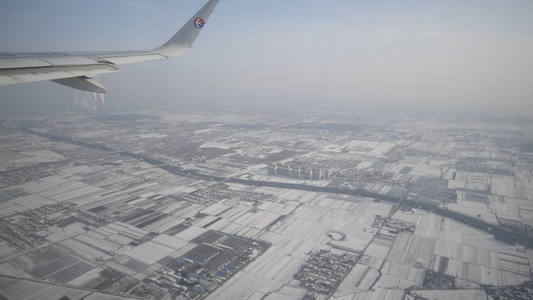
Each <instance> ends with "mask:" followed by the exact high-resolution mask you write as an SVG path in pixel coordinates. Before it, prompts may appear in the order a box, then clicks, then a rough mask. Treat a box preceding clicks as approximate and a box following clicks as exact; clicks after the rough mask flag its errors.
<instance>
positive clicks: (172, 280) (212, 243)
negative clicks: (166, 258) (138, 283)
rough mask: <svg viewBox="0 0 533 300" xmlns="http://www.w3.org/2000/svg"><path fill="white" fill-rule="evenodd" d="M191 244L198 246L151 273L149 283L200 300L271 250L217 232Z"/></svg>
mask: <svg viewBox="0 0 533 300" xmlns="http://www.w3.org/2000/svg"><path fill="white" fill-rule="evenodd" d="M193 242H194V243H195V244H197V245H198V246H196V247H195V248H193V249H192V250H190V251H188V252H187V253H185V254H184V255H183V256H181V257H179V258H177V259H176V260H173V261H171V262H170V263H168V264H167V265H166V266H164V267H162V268H161V269H159V270H157V271H156V272H154V273H153V274H152V275H151V276H150V277H149V278H148V281H149V282H151V283H152V284H154V285H156V286H158V287H161V288H164V289H166V290H167V291H169V292H170V293H172V294H174V295H180V296H181V297H183V298H185V299H199V298H202V297H204V296H206V295H207V294H209V293H210V292H211V291H213V290H214V289H215V288H217V287H219V286H220V285H222V284H223V283H224V282H225V281H227V280H228V279H229V278H231V277H232V276H233V275H234V274H235V273H237V272H238V271H239V270H240V269H242V268H243V267H244V266H245V265H247V264H248V263H249V262H250V261H252V260H253V259H255V258H256V257H257V256H259V255H260V254H262V253H263V252H264V251H266V250H267V249H268V247H270V245H269V244H266V243H264V242H258V241H255V240H252V239H248V238H243V237H238V236H234V235H229V234H224V233H222V232H217V231H207V232H206V233H204V234H202V235H201V236H199V237H198V238H196V239H194V241H193Z"/></svg>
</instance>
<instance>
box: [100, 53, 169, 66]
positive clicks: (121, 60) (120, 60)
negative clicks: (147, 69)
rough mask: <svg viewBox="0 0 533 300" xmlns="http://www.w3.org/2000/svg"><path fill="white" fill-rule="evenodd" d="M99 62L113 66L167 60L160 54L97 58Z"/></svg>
mask: <svg viewBox="0 0 533 300" xmlns="http://www.w3.org/2000/svg"><path fill="white" fill-rule="evenodd" d="M98 58H99V59H100V60H104V61H107V62H110V63H113V64H115V65H124V64H131V63H136V62H149V61H155V60H162V59H167V57H166V56H163V55H160V54H153V53H146V54H144V53H143V54H135V55H113V56H99V57H98Z"/></svg>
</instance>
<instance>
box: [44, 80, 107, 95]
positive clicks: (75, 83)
mask: <svg viewBox="0 0 533 300" xmlns="http://www.w3.org/2000/svg"><path fill="white" fill-rule="evenodd" d="M52 81H53V82H55V83H59V84H62V85H64V86H68V87H71V88H74V89H78V90H82V91H87V92H94V93H102V94H107V89H106V88H105V87H104V86H103V85H102V84H101V83H100V82H98V81H96V80H94V79H92V78H89V77H86V76H80V77H71V78H61V79H54V80H52Z"/></svg>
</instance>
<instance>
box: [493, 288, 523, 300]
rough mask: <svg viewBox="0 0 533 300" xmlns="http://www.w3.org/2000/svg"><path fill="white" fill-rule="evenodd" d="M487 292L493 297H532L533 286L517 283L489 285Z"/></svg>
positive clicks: (519, 298) (521, 298) (520, 298)
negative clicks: (500, 285)
mask: <svg viewBox="0 0 533 300" xmlns="http://www.w3.org/2000/svg"><path fill="white" fill-rule="evenodd" d="M487 294H488V295H490V296H492V297H494V298H495V299H518V300H526V299H533V286H531V285H529V286H527V285H517V286H505V287H497V288H496V287H491V288H488V289H487Z"/></svg>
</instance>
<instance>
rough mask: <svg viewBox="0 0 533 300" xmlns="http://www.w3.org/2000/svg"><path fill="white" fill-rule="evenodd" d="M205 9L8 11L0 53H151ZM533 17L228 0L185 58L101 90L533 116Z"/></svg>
mask: <svg viewBox="0 0 533 300" xmlns="http://www.w3.org/2000/svg"><path fill="white" fill-rule="evenodd" d="M205 2H206V1H204V0H149V1H148V0H146V1H143V0H91V1H86V0H83V1H82V0H24V1H20V0H0V40H1V43H0V52H6V51H87V50H136V49H150V48H155V47H157V46H159V45H160V44H162V43H164V42H165V41H166V40H167V39H168V38H170V37H171V36H172V35H173V34H174V33H175V31H177V30H178V29H179V28H180V27H181V26H182V25H183V24H184V23H185V22H186V21H187V20H188V19H189V18H190V17H191V16H192V15H193V14H194V13H195V12H196V11H197V10H198V9H199V8H200V7H201V6H202V5H203V4H204V3H205ZM532 15H533V1H531V0H524V1H518V0H509V1H501V0H498V1H491V0H480V1H465V0H461V1H450V0H446V1H430V0H427V1H379V0H373V1H356V0H223V1H221V2H220V3H219V4H218V6H217V8H216V10H215V12H214V14H213V15H212V16H211V18H210V19H209V21H208V22H207V24H206V26H205V27H204V30H203V31H202V33H201V35H200V37H199V38H198V39H197V41H196V43H195V44H194V46H193V48H192V49H191V50H190V51H189V52H188V53H187V54H185V55H184V56H180V57H176V58H174V59H171V60H166V61H161V62H152V63H142V64H133V65H124V66H121V69H122V72H119V73H112V74H104V75H101V77H100V80H101V82H102V83H103V84H104V85H105V86H106V87H107V88H109V90H110V92H111V94H110V95H107V96H106V101H131V102H146V103H154V102H166V103H176V105H179V103H183V102H198V103H205V104H208V103H229V102H253V103H256V102H257V103H273V104H276V103H281V104H301V105H307V104H309V105H310V104H316V103H319V104H320V103H322V104H323V103H332V105H340V104H352V105H374V104H377V105H380V104H392V105H396V106H403V105H406V106H408V107H420V106H422V107H430V106H433V105H435V106H437V107H446V108H453V107H457V108H461V109H463V108H468V109H475V108H483V109H486V108H497V109H511V110H512V109H518V110H521V111H524V112H528V111H533V105H532V103H533V18H532V17H531V16H532ZM83 94H85V92H77V91H75V90H72V89H68V88H66V87H63V86H60V85H57V84H54V83H51V82H44V83H30V84H19V85H14V86H4V87H0V106H1V105H2V103H1V102H4V103H5V102H9V101H30V100H28V99H33V100H32V101H30V103H36V101H39V102H40V101H41V100H42V101H65V103H66V102H69V101H70V102H72V101H73V99H74V98H75V97H84V95H83ZM36 99H37V100H36Z"/></svg>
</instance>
